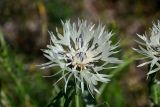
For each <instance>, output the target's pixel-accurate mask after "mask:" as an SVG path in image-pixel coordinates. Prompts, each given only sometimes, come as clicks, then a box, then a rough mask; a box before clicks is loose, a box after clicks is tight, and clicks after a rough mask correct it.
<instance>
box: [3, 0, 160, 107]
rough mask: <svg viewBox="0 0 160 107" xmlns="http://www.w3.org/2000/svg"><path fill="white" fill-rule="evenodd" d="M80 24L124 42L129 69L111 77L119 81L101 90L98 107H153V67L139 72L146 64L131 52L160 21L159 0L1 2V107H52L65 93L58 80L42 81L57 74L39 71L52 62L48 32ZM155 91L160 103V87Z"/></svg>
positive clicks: (125, 66)
mask: <svg viewBox="0 0 160 107" xmlns="http://www.w3.org/2000/svg"><path fill="white" fill-rule="evenodd" d="M77 18H83V19H87V20H89V21H92V22H95V23H98V22H99V21H100V22H102V23H103V24H106V25H107V26H108V27H109V29H112V30H113V32H116V34H115V38H114V39H115V40H116V41H119V40H120V41H121V42H120V45H121V49H120V50H121V55H119V56H120V57H121V59H123V60H124V63H123V64H122V65H120V66H119V67H118V68H116V69H113V70H109V71H106V72H107V73H110V74H112V75H113V77H112V78H111V80H112V81H111V82H110V83H109V84H107V85H106V84H102V85H100V91H101V94H100V95H99V94H97V95H96V97H95V99H94V102H95V103H96V105H97V106H98V107H151V105H150V104H151V103H150V101H149V96H148V88H147V80H146V72H147V66H146V67H143V68H137V67H136V66H137V65H138V64H139V63H140V62H139V61H137V60H135V59H136V58H137V53H134V52H133V51H132V49H131V48H132V47H134V46H135V45H136V44H135V42H134V39H135V38H136V34H137V33H140V34H141V33H144V32H145V31H146V29H148V28H149V27H151V25H152V22H153V21H157V20H158V19H160V1H159V0H135V1H133V0H132V1H131V0H77V1H75V0H0V107H46V106H47V105H48V103H49V102H50V101H51V100H52V99H53V98H55V96H56V95H57V94H58V93H60V92H61V90H60V89H62V88H63V85H64V84H63V82H60V83H59V84H58V86H53V85H52V84H53V83H54V81H56V80H57V79H58V77H54V78H43V77H42V76H43V75H50V74H53V73H54V72H55V71H56V69H57V68H53V69H49V70H45V71H41V70H39V68H37V67H36V65H37V64H40V63H42V62H45V61H46V59H44V57H43V56H42V52H41V51H40V49H41V48H45V45H46V44H47V43H49V40H48V39H49V36H48V33H47V31H48V30H52V31H53V32H55V27H56V26H57V27H58V28H59V29H60V30H61V29H62V28H61V20H66V19H71V20H72V21H74V20H77ZM136 39H137V38H136ZM104 72H105V71H104ZM61 84H62V85H61ZM152 90H153V91H154V92H155V93H153V94H152V97H153V99H154V100H155V101H156V103H157V104H158V103H160V87H159V86H154V87H153V89H152ZM64 96H65V95H64ZM63 100H64V99H63V98H62V99H61V101H60V105H63V103H64V102H65V101H63ZM89 100H90V99H89ZM80 101H83V98H80ZM72 103H74V102H72ZM79 106H80V107H81V106H82V105H79Z"/></svg>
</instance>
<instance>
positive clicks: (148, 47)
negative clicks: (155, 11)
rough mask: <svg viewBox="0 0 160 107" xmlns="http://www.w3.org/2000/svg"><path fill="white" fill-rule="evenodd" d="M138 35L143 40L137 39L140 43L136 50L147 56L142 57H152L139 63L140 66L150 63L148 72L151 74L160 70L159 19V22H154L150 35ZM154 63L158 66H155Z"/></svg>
mask: <svg viewBox="0 0 160 107" xmlns="http://www.w3.org/2000/svg"><path fill="white" fill-rule="evenodd" d="M138 37H139V38H140V39H141V40H142V42H139V41H137V42H138V43H139V49H135V48H134V50H135V51H137V52H138V53H140V54H143V55H144V56H145V57H144V58H142V59H146V58H147V59H150V60H149V61H147V62H144V63H142V64H140V65H138V67H141V66H144V65H146V64H150V69H149V72H148V73H147V75H148V76H149V75H150V74H152V73H155V72H157V71H158V70H160V64H159V61H160V22H159V21H158V24H155V23H154V24H153V27H152V28H151V32H150V36H149V37H148V36H147V35H138ZM154 65H156V66H157V67H156V68H154Z"/></svg>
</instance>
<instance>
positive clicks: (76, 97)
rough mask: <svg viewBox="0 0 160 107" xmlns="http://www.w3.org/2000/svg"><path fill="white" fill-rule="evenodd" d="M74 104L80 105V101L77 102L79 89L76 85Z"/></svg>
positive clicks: (77, 106)
mask: <svg viewBox="0 0 160 107" xmlns="http://www.w3.org/2000/svg"><path fill="white" fill-rule="evenodd" d="M75 105H76V107H80V103H79V90H78V89H77V87H76V94H75Z"/></svg>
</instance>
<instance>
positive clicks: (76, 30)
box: [40, 20, 122, 94]
mask: <svg viewBox="0 0 160 107" xmlns="http://www.w3.org/2000/svg"><path fill="white" fill-rule="evenodd" d="M62 25H63V34H60V33H59V32H58V30H56V31H57V35H54V34H53V32H49V34H50V36H51V43H50V44H49V45H47V49H44V50H43V52H44V56H45V57H46V58H48V60H49V62H47V63H45V64H41V65H40V66H41V69H45V68H49V67H55V66H59V67H60V68H61V70H60V71H59V72H58V73H62V77H61V78H60V79H59V80H61V79H64V81H65V91H66V89H67V84H68V81H69V80H70V79H71V78H74V79H75V80H76V84H77V86H78V87H80V88H81V90H82V92H84V84H86V85H87V87H88V90H89V92H90V93H91V94H92V93H93V92H94V91H96V92H98V90H97V89H96V87H95V86H96V85H97V84H98V82H104V83H108V82H109V78H108V77H109V75H106V74H100V73H99V72H100V71H101V70H103V69H107V68H106V67H105V66H106V65H107V64H109V63H115V64H118V63H121V62H122V61H121V60H118V58H115V57H112V56H111V55H113V54H115V53H117V52H118V51H114V49H116V48H117V47H118V44H115V45H112V44H111V43H112V42H111V40H110V39H111V37H112V36H113V34H112V33H111V32H108V31H105V26H102V25H101V24H99V25H98V26H97V27H95V25H94V24H92V23H90V24H89V23H87V21H84V20H78V23H70V20H68V21H66V22H65V23H64V22H62ZM99 62H101V64H100V63H99ZM59 80H58V81H59Z"/></svg>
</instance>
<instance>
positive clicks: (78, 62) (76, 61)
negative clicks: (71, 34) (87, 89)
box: [72, 52, 87, 70]
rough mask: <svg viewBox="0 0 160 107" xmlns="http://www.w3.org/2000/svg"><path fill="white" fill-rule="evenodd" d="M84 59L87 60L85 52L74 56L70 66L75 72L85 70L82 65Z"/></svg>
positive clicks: (83, 64)
mask: <svg viewBox="0 0 160 107" xmlns="http://www.w3.org/2000/svg"><path fill="white" fill-rule="evenodd" d="M85 58H87V56H86V53H85V52H79V53H77V54H76V55H75V56H74V58H73V62H72V65H73V66H74V67H75V69H77V70H83V69H85V66H86V64H85V63H84V59H85Z"/></svg>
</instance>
